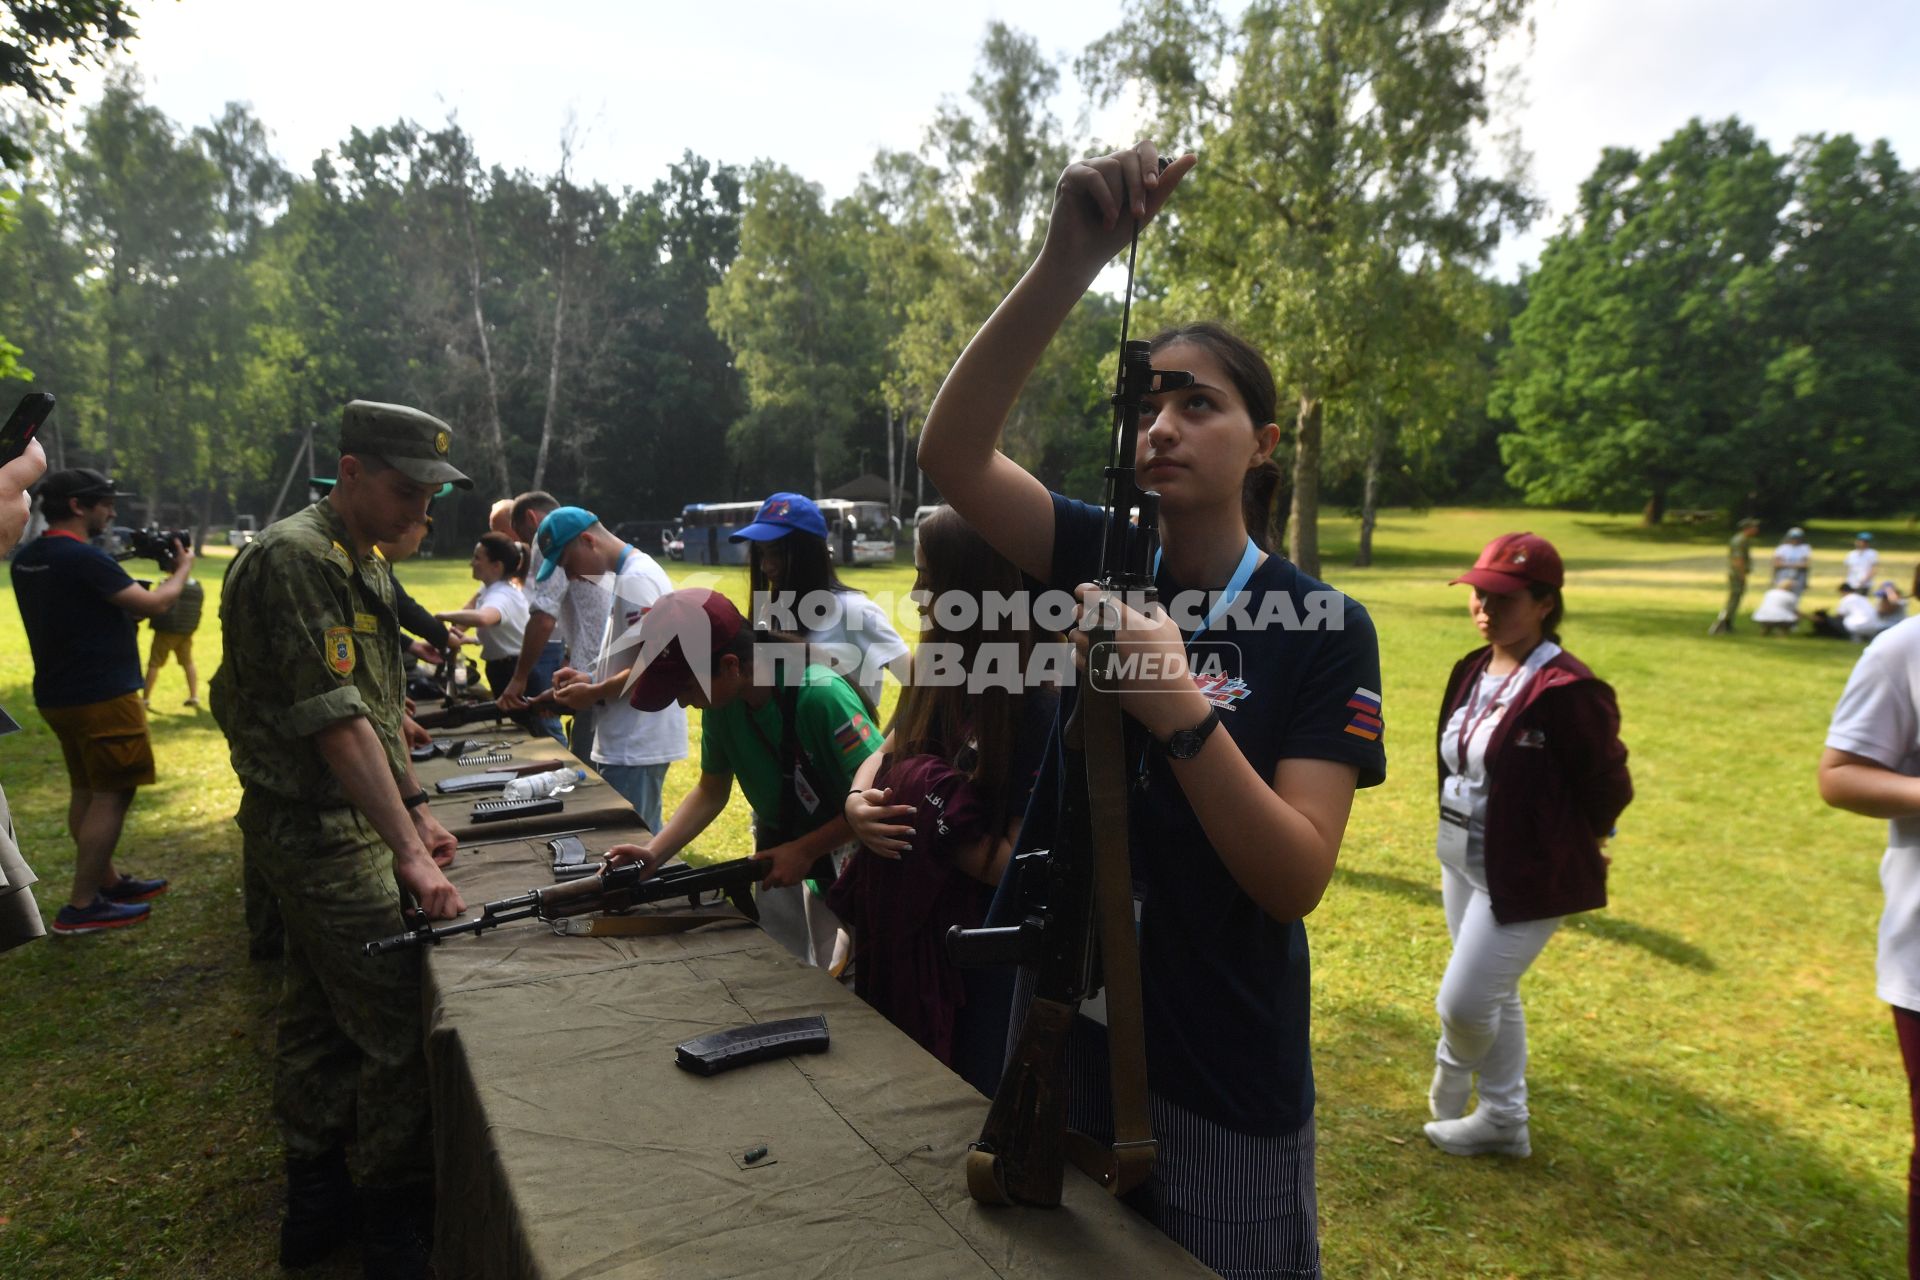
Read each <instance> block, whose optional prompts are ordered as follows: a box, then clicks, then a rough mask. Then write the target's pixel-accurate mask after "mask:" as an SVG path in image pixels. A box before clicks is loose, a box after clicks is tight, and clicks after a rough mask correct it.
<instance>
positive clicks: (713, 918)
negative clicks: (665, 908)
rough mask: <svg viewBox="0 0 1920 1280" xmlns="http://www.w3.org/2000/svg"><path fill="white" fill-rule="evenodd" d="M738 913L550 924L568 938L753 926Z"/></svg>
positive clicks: (590, 918)
mask: <svg viewBox="0 0 1920 1280" xmlns="http://www.w3.org/2000/svg"><path fill="white" fill-rule="evenodd" d="M752 923H753V922H752V921H751V920H749V919H747V918H746V917H745V916H743V915H741V914H740V913H739V912H738V911H734V910H728V911H726V912H724V913H723V912H718V911H703V912H693V911H672V912H653V913H650V914H647V915H641V916H562V917H560V919H558V920H555V921H554V922H553V931H554V932H555V933H557V934H561V935H563V936H565V937H569V938H650V937H657V936H659V935H661V934H667V933H685V932H687V931H688V930H689V929H699V928H703V927H705V926H707V925H721V926H727V927H732V926H734V925H743V924H752Z"/></svg>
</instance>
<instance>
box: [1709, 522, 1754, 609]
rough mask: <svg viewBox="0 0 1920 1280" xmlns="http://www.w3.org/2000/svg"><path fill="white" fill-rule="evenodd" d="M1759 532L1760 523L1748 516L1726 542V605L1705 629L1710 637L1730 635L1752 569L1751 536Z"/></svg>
mask: <svg viewBox="0 0 1920 1280" xmlns="http://www.w3.org/2000/svg"><path fill="white" fill-rule="evenodd" d="M1759 532H1760V521H1759V520H1757V519H1755V518H1754V517H1753V516H1748V517H1747V518H1746V519H1745V520H1742V521H1741V522H1740V530H1739V532H1737V533H1735V534H1734V535H1733V537H1732V538H1730V539H1728V541H1727V603H1726V604H1725V605H1724V606H1723V607H1722V608H1721V610H1720V616H1719V617H1717V618H1715V619H1714V620H1713V625H1712V626H1710V627H1708V628H1707V634H1708V635H1710V636H1724V635H1730V634H1731V633H1732V632H1733V619H1734V615H1735V614H1737V613H1739V612H1740V597H1741V596H1743V595H1745V594H1746V593H1747V573H1748V571H1749V570H1751V569H1752V567H1753V535H1754V534H1756V533H1759Z"/></svg>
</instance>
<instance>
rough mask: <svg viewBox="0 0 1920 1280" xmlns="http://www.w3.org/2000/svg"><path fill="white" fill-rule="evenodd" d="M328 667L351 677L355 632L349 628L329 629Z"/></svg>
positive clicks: (327, 641)
mask: <svg viewBox="0 0 1920 1280" xmlns="http://www.w3.org/2000/svg"><path fill="white" fill-rule="evenodd" d="M326 649H327V665H328V666H329V667H332V668H333V669H334V671H336V672H338V673H339V674H340V675H343V676H344V675H349V674H351V673H352V671H353V632H352V630H350V629H349V628H347V627H328V628H327V635H326Z"/></svg>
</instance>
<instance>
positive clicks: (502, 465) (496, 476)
mask: <svg viewBox="0 0 1920 1280" xmlns="http://www.w3.org/2000/svg"><path fill="white" fill-rule="evenodd" d="M460 221H461V224H462V227H463V229H464V230H465V232H466V236H467V289H468V293H469V294H470V296H471V298H472V300H473V332H474V336H475V337H476V338H477V339H478V340H479V343H480V368H481V370H482V371H483V372H484V373H485V374H486V379H487V416H486V419H485V421H483V422H482V423H481V429H482V435H481V451H482V452H483V453H484V454H485V455H486V456H485V459H484V460H485V462H486V465H487V470H488V471H489V472H490V473H491V480H492V484H493V491H494V492H495V493H496V494H507V493H511V492H512V491H513V487H512V485H511V484H510V483H509V482H508V480H507V447H506V441H505V438H504V435H503V433H502V431H501V429H500V386H499V380H498V379H497V378H495V377H494V373H493V345H492V343H490V342H489V341H488V340H487V315H486V310H485V308H484V307H483V306H482V304H481V301H480V245H479V242H478V240H477V239H476V238H475V236H474V234H473V201H472V199H471V198H470V193H469V192H468V190H467V177H466V174H465V173H462V174H461V175H460Z"/></svg>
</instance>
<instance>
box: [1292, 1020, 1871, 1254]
mask: <svg viewBox="0 0 1920 1280" xmlns="http://www.w3.org/2000/svg"><path fill="white" fill-rule="evenodd" d="M1319 1026H1320V1027H1321V1028H1323V1030H1322V1032H1321V1036H1320V1038H1319V1041H1318V1043H1317V1044H1316V1047H1315V1050H1314V1056H1315V1059H1316V1063H1315V1065H1316V1068H1317V1071H1316V1075H1318V1076H1319V1077H1320V1079H1321V1080H1322V1081H1323V1082H1324V1087H1323V1091H1322V1095H1321V1098H1320V1112H1319V1115H1320V1119H1319V1135H1320V1158H1319V1167H1320V1170H1321V1214H1322V1219H1323V1221H1324V1222H1325V1224H1326V1225H1325V1228H1324V1240H1325V1244H1326V1247H1327V1254H1328V1274H1329V1275H1333V1274H1354V1275H1360V1274H1368V1275H1384V1274H1396V1275H1397V1274H1413V1275H1483V1274H1484V1275H1510V1274H1513V1275H1542V1276H1545V1275H1581V1276H1634V1277H1641V1276H1651V1275H1661V1276H1688V1277H1716V1278H1719V1277H1725V1278H1729V1280H1731V1278H1732V1277H1742V1278H1744V1277H1754V1276H1773V1277H1788V1276H1791V1277H1801V1278H1802V1280H1812V1278H1813V1277H1834V1276H1863V1277H1864V1276H1883V1275H1888V1274H1892V1272H1893V1271H1895V1270H1897V1269H1898V1267H1897V1263H1896V1262H1894V1260H1896V1259H1898V1258H1899V1257H1900V1256H1901V1246H1902V1243H1903V1239H1902V1235H1903V1229H1902V1219H1903V1208H1904V1206H1903V1204H1902V1197H1901V1195H1900V1188H1899V1186H1898V1183H1897V1181H1896V1180H1895V1179H1893V1178H1887V1177H1881V1176H1878V1175H1876V1174H1875V1173H1874V1172H1872V1170H1871V1167H1870V1166H1871V1163H1872V1162H1871V1161H1870V1160H1868V1159H1865V1158H1862V1159H1861V1160H1859V1161H1858V1162H1854V1163H1850V1164H1843V1163H1841V1162H1839V1161H1837V1160H1836V1159H1835V1158H1834V1157H1833V1155H1832V1154H1831V1153H1830V1152H1829V1151H1828V1150H1825V1149H1823V1148H1821V1147H1820V1146H1818V1145H1816V1144H1814V1143H1812V1142H1809V1141H1807V1140H1806V1139H1804V1138H1802V1137H1801V1136H1799V1135H1798V1134H1797V1133H1795V1132H1793V1131H1792V1130H1791V1128H1789V1127H1787V1126H1783V1125H1782V1124H1781V1123H1780V1121H1779V1119H1778V1118H1777V1117H1776V1116H1775V1115H1773V1114H1769V1113H1768V1111H1765V1110H1762V1109H1761V1107H1760V1106H1755V1105H1749V1104H1748V1103H1746V1102H1745V1101H1743V1100H1742V1099H1741V1098H1740V1097H1738V1096H1737V1095H1738V1093H1739V1091H1740V1089H1741V1087H1742V1085H1741V1083H1740V1082H1739V1081H1738V1079H1737V1078H1733V1077H1729V1078H1728V1080H1727V1081H1726V1084H1725V1087H1724V1088H1721V1087H1718V1086H1717V1085H1716V1086H1714V1087H1712V1091H1711V1092H1708V1091H1705V1090H1703V1089H1702V1087H1701V1082H1700V1081H1698V1080H1688V1079H1686V1078H1684V1077H1683V1076H1682V1075H1681V1074H1680V1073H1678V1072H1671V1071H1667V1070H1664V1069H1660V1068H1656V1067H1647V1066H1644V1065H1641V1064H1639V1063H1638V1062H1636V1061H1634V1060H1633V1058H1632V1057H1623V1056H1621V1055H1616V1054H1608V1053H1600V1052H1595V1053H1588V1052H1569V1051H1568V1050H1567V1049H1566V1047H1565V1045H1566V1043H1567V1041H1566V1036H1567V1035H1568V1034H1571V1035H1575V1036H1578V1035H1581V1034H1582V1033H1581V1032H1579V1031H1577V1030H1573V1029H1568V1028H1561V1029H1555V1028H1552V1027H1541V1026H1538V1025H1536V1027H1535V1028H1534V1036H1533V1041H1534V1044H1533V1048H1534V1058H1533V1062H1532V1065H1531V1068H1530V1070H1529V1073H1528V1084H1529V1091H1530V1095H1531V1096H1530V1109H1531V1111H1532V1122H1531V1129H1532V1138H1533V1152H1534V1153H1533V1157H1532V1158H1531V1159H1529V1160H1509V1159H1501V1158H1493V1157H1488V1158H1482V1159H1474V1160H1466V1159H1460V1158H1458V1157H1453V1156H1448V1155H1444V1154H1442V1153H1441V1152H1439V1151H1437V1150H1435V1149H1433V1148H1432V1147H1431V1146H1429V1145H1428V1144H1427V1142H1426V1141H1425V1139H1424V1136H1423V1135H1422V1133H1421V1130H1420V1125H1421V1123H1422V1122H1423V1121H1425V1119H1426V1118H1427V1116H1426V1106H1425V1101H1426V1098H1425V1087H1426V1071H1427V1069H1428V1067H1427V1065H1426V1064H1430V1063H1431V1062H1432V1053H1433V1034H1434V1032H1433V1028H1432V1027H1430V1026H1428V1025H1427V1024H1426V1023H1425V1022H1423V1021H1421V1020H1419V1019H1417V1018H1415V1017H1412V1016H1409V1015H1408V1014H1406V1013H1404V1012H1402V1011H1400V1010H1398V1009H1394V1008H1388V1007H1385V1006H1376V1007H1372V1008H1350V1009H1348V1010H1346V1011H1344V1012H1343V1014H1342V1015H1341V1016H1339V1017H1338V1018H1333V1019H1325V1020H1322V1021H1321V1022H1320V1023H1319ZM1556 1030H1559V1031H1560V1032H1562V1034H1561V1035H1555V1034H1554V1032H1555V1031H1556ZM1543 1033H1544V1034H1543ZM1585 1034H1587V1035H1588V1036H1590V1037H1591V1036H1593V1035H1595V1034H1596V1033H1591V1032H1589V1033H1585ZM1597 1034H1598V1035H1600V1036H1604V1035H1605V1034H1606V1033H1605V1032H1604V1031H1602V1032H1599V1033H1597ZM1589 1042H1591V1041H1589ZM1654 1048H1655V1046H1651V1045H1647V1044H1644V1043H1642V1044H1640V1045H1637V1046H1635V1049H1636V1050H1637V1051H1638V1056H1641V1057H1644V1056H1645V1055H1646V1054H1647V1053H1648V1052H1649V1051H1651V1050H1653V1049H1654ZM1383 1099H1387V1100H1392V1101H1389V1102H1387V1104H1386V1105H1382V1100H1383ZM1904 1119H1905V1117H1903V1116H1902V1117H1894V1116H1889V1117H1887V1122H1888V1123H1889V1124H1893V1123H1895V1122H1896V1121H1899V1122H1901V1123H1904ZM1381 1221H1390V1222H1395V1223H1398V1224H1400V1225H1401V1226H1402V1227H1407V1226H1413V1227H1418V1228H1420V1229H1419V1230H1412V1231H1407V1230H1402V1231H1398V1232H1380V1231H1377V1230H1374V1229H1373V1224H1377V1223H1379V1222H1381ZM1890 1264H1891V1265H1890Z"/></svg>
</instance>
